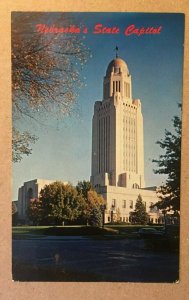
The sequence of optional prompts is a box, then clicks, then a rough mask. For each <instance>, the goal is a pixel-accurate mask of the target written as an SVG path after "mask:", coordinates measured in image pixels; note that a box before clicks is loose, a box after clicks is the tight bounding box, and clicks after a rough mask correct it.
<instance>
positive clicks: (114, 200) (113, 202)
mask: <svg viewBox="0 0 189 300" xmlns="http://www.w3.org/2000/svg"><path fill="white" fill-rule="evenodd" d="M115 206H116V199H112V207H115Z"/></svg>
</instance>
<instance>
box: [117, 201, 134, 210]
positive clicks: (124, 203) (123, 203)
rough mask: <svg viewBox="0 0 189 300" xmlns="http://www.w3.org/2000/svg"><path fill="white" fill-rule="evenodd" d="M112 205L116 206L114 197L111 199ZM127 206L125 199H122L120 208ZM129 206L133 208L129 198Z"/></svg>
mask: <svg viewBox="0 0 189 300" xmlns="http://www.w3.org/2000/svg"><path fill="white" fill-rule="evenodd" d="M112 207H113V208H114V207H116V199H112ZM126 207H127V201H126V200H122V208H126ZM129 208H131V209H132V208H133V200H129Z"/></svg>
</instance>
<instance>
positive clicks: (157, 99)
mask: <svg viewBox="0 0 189 300" xmlns="http://www.w3.org/2000/svg"><path fill="white" fill-rule="evenodd" d="M74 17H75V24H77V22H78V24H79V23H80V22H82V23H83V24H84V25H85V26H86V27H88V34H86V35H85V39H84V42H85V43H86V44H87V46H88V47H89V49H90V51H91V54H92V57H91V58H90V59H89V61H88V62H87V64H86V65H85V67H84V69H83V70H82V76H83V77H86V86H85V87H83V88H82V89H81V90H80V91H79V96H78V98H77V104H76V106H75V110H77V111H78V114H74V115H73V116H71V117H64V118H63V119H62V120H58V121H55V120H56V116H55V118H53V119H51V118H50V116H49V118H48V117H47V118H46V121H45V125H41V124H39V123H34V122H31V121H30V120H29V121H28V120H27V121H25V122H24V121H23V123H22V124H21V126H22V127H23V129H29V130H31V131H32V132H33V133H34V134H35V135H37V136H38V137H39V140H38V141H37V143H36V144H35V145H34V146H33V152H32V155H30V156H28V157H26V158H24V159H23V160H22V161H21V162H20V163H16V164H14V165H13V200H17V198H18V196H17V195H18V188H19V187H20V186H21V185H22V184H23V182H25V181H28V180H32V179H35V178H44V179H55V180H65V181H70V182H71V183H73V184H76V183H77V181H78V180H83V179H85V180H89V178H90V172H91V143H92V116H93V107H94V103H95V101H97V100H102V91H103V77H104V75H105V72H106V68H107V66H108V64H109V62H110V61H111V60H112V59H113V58H114V57H115V51H114V49H115V46H116V45H117V46H118V47H119V56H120V57H121V58H122V59H124V60H125V61H126V62H127V65H128V68H129V71H130V74H131V75H132V92H133V98H139V99H141V102H142V111H143V117H144V143H145V144H144V145H145V148H144V150H145V180H146V185H147V186H151V185H158V184H161V183H162V181H163V180H164V179H165V178H164V177H162V176H160V175H154V173H153V168H155V167H156V166H155V164H153V163H152V159H153V158H158V156H159V154H160V151H161V149H160V148H159V146H158V145H157V144H156V141H157V140H159V139H161V138H163V137H164V130H165V129H168V130H172V122H171V119H172V118H173V116H174V115H178V114H179V109H178V106H177V103H179V102H181V101H182V73H183V49H184V48H183V43H184V16H183V15H182V14H162V13H161V14H158V13H157V14H152V13H74ZM52 18H53V15H52ZM98 23H101V24H103V25H104V26H110V27H113V26H117V27H119V28H120V33H119V34H115V35H113V34H97V35H94V34H93V33H92V32H93V28H94V26H95V24H98ZM131 24H134V25H135V26H136V27H151V26H153V27H158V26H162V29H161V33H160V34H154V35H152V34H151V35H150V34H149V35H141V36H136V35H130V36H126V35H125V34H124V30H125V28H126V27H127V26H129V25H131Z"/></svg>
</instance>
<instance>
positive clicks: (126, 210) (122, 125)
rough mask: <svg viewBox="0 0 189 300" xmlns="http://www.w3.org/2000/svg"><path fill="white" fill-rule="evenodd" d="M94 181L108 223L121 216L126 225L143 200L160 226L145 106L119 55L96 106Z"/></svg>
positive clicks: (150, 216) (151, 216) (94, 121)
mask: <svg viewBox="0 0 189 300" xmlns="http://www.w3.org/2000/svg"><path fill="white" fill-rule="evenodd" d="M91 182H92V184H93V186H94V187H95V189H96V191H97V192H98V193H100V194H101V195H102V196H103V197H104V199H105V201H106V210H105V222H106V223H108V222H113V221H116V219H117V218H118V215H119V220H120V221H123V222H127V223H128V222H129V221H130V219H129V215H130V212H132V211H134V209H135V204H136V201H137V199H138V198H139V197H140V199H141V198H142V201H143V203H144V204H145V207H146V211H147V213H148V214H149V222H151V223H161V222H162V214H161V213H160V212H159V211H158V210H157V209H156V208H151V205H152V204H154V203H156V202H157V201H158V200H159V199H158V197H157V194H156V188H155V187H151V188H150V187H148V188H146V187H145V179H144V133H143V115H142V104H141V101H140V99H133V97H132V76H131V74H130V72H129V69H128V66H127V63H126V62H125V61H124V60H123V59H121V58H120V57H118V56H117V55H116V57H115V59H113V60H112V61H111V62H110V63H109V65H108V67H107V70H106V74H105V77H104V83H103V100H102V101H96V102H95V105H94V115H93V121H92V172H91Z"/></svg>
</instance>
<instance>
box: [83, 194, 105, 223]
mask: <svg viewBox="0 0 189 300" xmlns="http://www.w3.org/2000/svg"><path fill="white" fill-rule="evenodd" d="M104 205H105V201H104V199H103V197H102V196H101V195H98V194H97V192H96V191H93V190H90V191H88V196H87V201H86V205H85V210H84V218H85V219H86V220H87V222H88V223H89V224H90V225H92V224H94V221H93V220H94V219H95V216H94V215H95V214H97V216H96V219H99V216H101V222H102V208H103V206H104ZM100 226H101V225H100Z"/></svg>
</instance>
